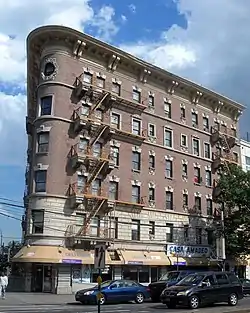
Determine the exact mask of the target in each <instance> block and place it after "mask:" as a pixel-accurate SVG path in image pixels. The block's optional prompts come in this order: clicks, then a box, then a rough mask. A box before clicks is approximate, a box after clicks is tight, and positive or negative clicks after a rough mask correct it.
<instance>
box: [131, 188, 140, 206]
mask: <svg viewBox="0 0 250 313" xmlns="http://www.w3.org/2000/svg"><path fill="white" fill-rule="evenodd" d="M135 190H136V193H134V191H135ZM134 200H135V201H134ZM131 203H137V204H140V203H141V186H138V185H132V194H131Z"/></svg>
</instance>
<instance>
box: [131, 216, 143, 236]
mask: <svg viewBox="0 0 250 313" xmlns="http://www.w3.org/2000/svg"><path fill="white" fill-rule="evenodd" d="M134 225H135V226H136V229H133V226H134ZM133 231H136V236H135V237H134V232H133ZM140 239H141V222H140V220H137V219H132V220H131V240H132V241H140Z"/></svg>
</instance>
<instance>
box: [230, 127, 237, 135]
mask: <svg viewBox="0 0 250 313" xmlns="http://www.w3.org/2000/svg"><path fill="white" fill-rule="evenodd" d="M231 133H232V136H233V137H237V131H236V129H235V128H231Z"/></svg>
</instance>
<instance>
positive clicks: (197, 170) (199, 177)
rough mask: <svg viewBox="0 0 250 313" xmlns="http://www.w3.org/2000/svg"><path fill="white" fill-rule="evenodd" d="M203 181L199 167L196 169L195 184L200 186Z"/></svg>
mask: <svg viewBox="0 0 250 313" xmlns="http://www.w3.org/2000/svg"><path fill="white" fill-rule="evenodd" d="M201 181H202V179H201V169H200V168H199V167H195V168H194V183H195V184H200V183H201Z"/></svg>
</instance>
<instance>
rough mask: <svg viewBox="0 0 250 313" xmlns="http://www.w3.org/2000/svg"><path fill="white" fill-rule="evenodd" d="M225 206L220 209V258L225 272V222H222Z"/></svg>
mask: <svg viewBox="0 0 250 313" xmlns="http://www.w3.org/2000/svg"><path fill="white" fill-rule="evenodd" d="M224 213H225V206H224V203H223V204H222V208H221V230H222V232H221V233H222V234H221V258H222V262H223V263H222V266H223V271H224V272H225V265H226V264H225V262H226V240H225V233H224V232H225V220H224Z"/></svg>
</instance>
